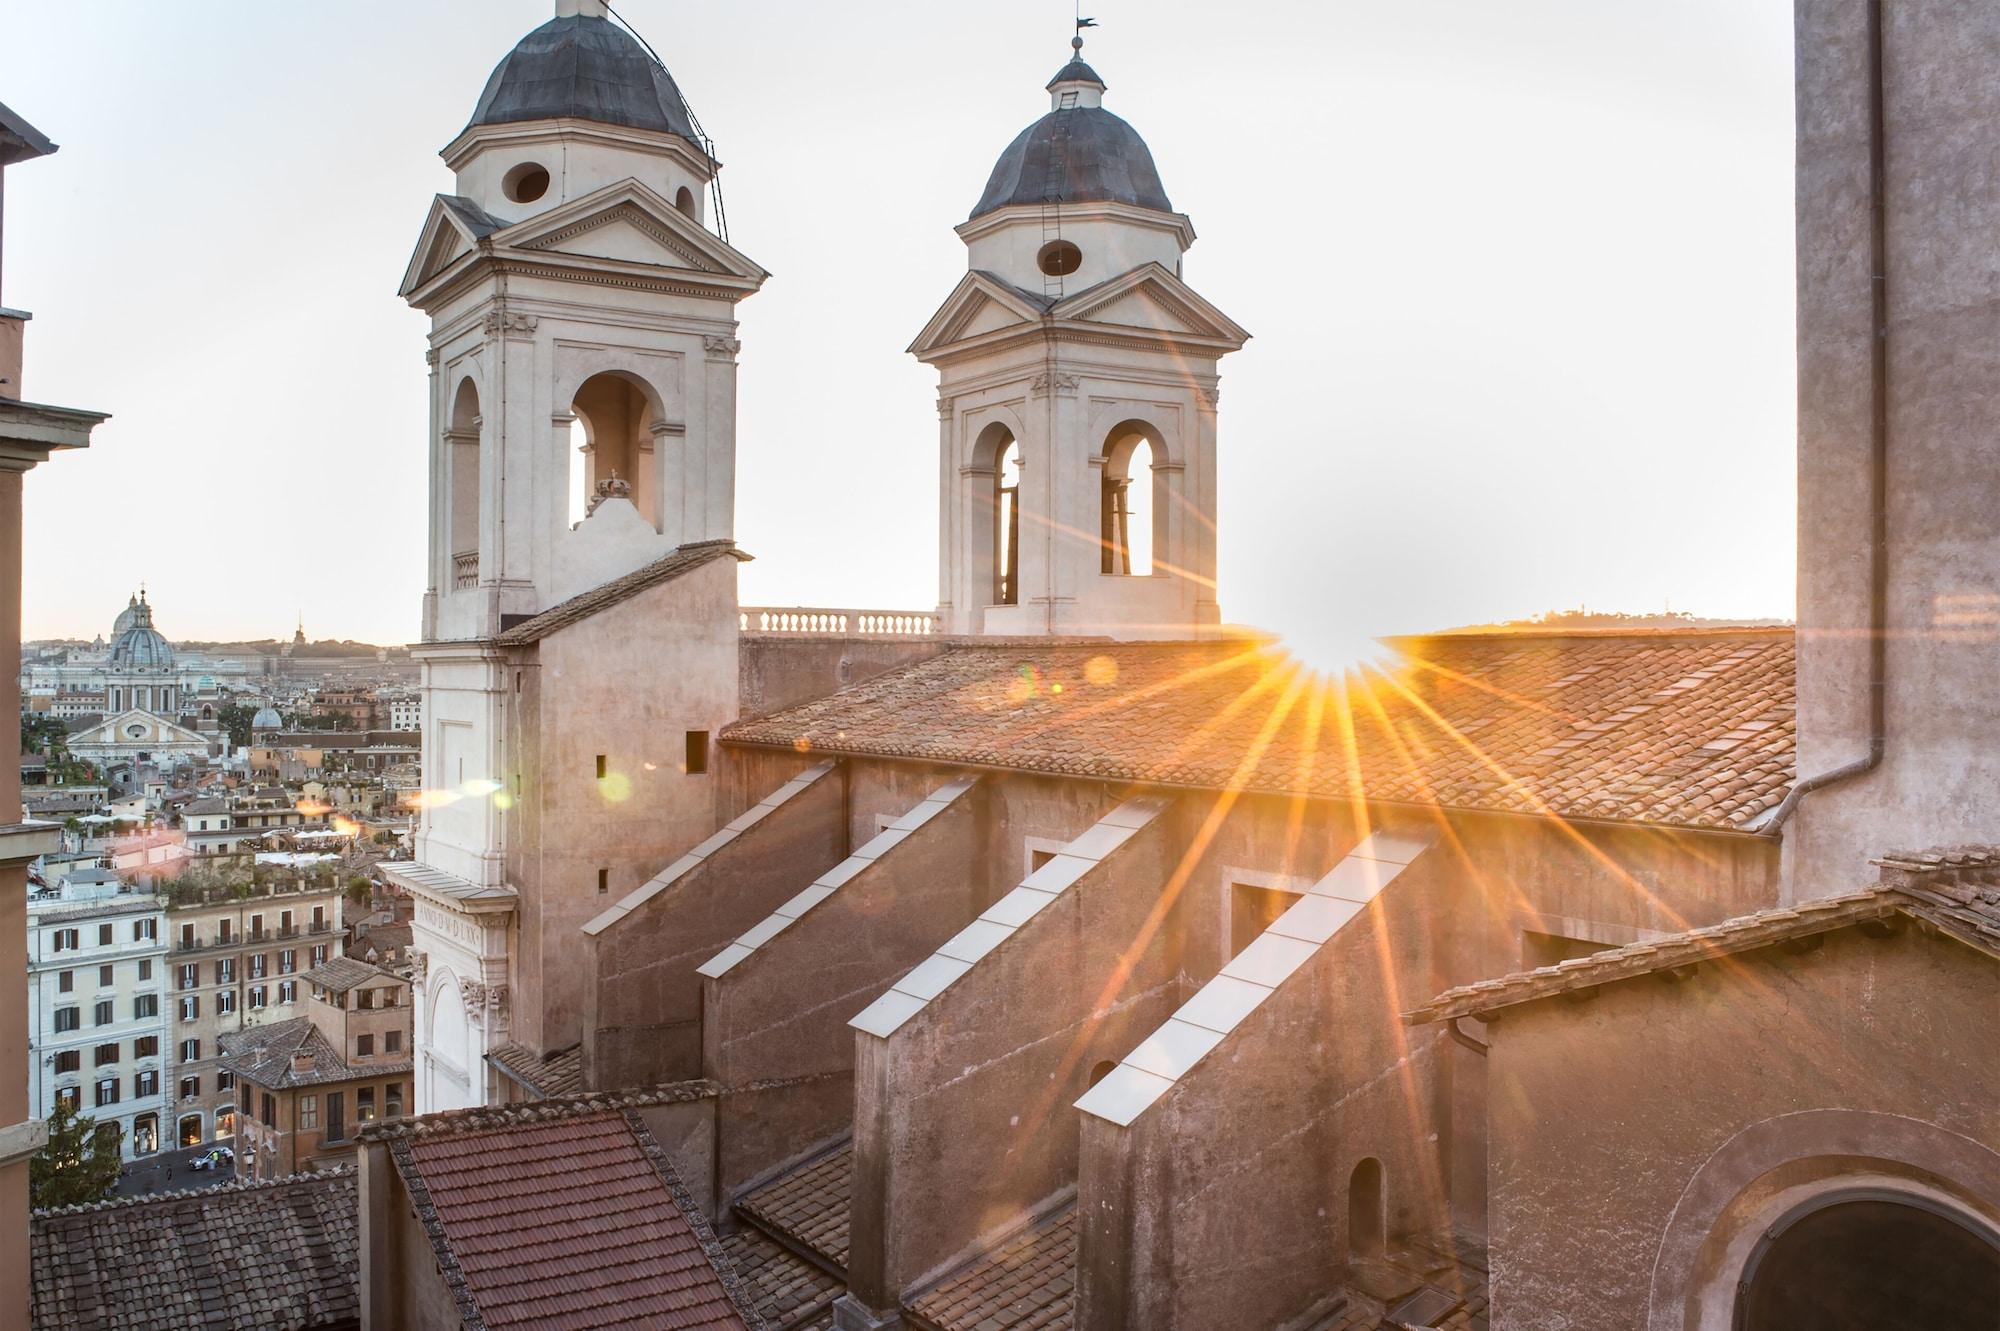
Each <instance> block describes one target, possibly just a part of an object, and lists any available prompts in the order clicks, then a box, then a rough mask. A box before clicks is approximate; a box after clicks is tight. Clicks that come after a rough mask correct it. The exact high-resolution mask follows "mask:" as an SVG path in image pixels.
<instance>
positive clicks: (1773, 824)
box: [1756, 0, 1889, 836]
mask: <svg viewBox="0 0 2000 1331" xmlns="http://www.w3.org/2000/svg"><path fill="white" fill-rule="evenodd" d="M1882 71H1883V60H1882V0H1868V210H1869V217H1868V249H1869V255H1868V261H1869V266H1870V269H1871V270H1872V271H1871V280H1870V284H1869V285H1870V293H1869V304H1870V314H1871V316H1872V321H1873V324H1874V328H1873V332H1874V340H1873V345H1872V347H1871V348H1870V351H1871V353H1872V354H1871V357H1870V364H1869V395H1870V398H1871V404H1870V405H1871V407H1872V419H1871V420H1870V422H1869V450H1868V452H1869V456H1868V489H1869V495H1868V509H1869V511H1868V523H1869V531H1868V752H1867V754H1866V756H1864V757H1861V758H1857V759H1855V760H1854V761H1853V762H1850V763H1843V764H1842V765H1841V766H1839V767H1835V768H1832V769H1831V770H1829V771H1825V772H1820V773H1818V774H1817V775H1815V776H1811V777H1808V778H1806V779H1805V780H1803V781H1801V782H1799V783H1798V784H1797V785H1795V786H1793V787H1792V789H1791V793H1790V794H1788V795H1786V796H1785V798H1784V802H1783V803H1781V804H1779V805H1778V807H1777V808H1775V809H1773V810H1772V811H1771V812H1770V813H1768V814H1766V815H1765V816H1764V817H1763V818H1762V819H1761V820H1759V823H1758V825H1757V828H1756V830H1757V831H1758V832H1760V833H1762V834H1764V835H1766V836H1770V835H1774V834H1776V833H1777V831H1778V830H1779V829H1780V828H1782V827H1783V826H1784V825H1785V824H1786V822H1788V821H1789V820H1790V819H1791V816H1792V815H1793V814H1794V813H1796V812H1797V811H1798V807H1799V802H1800V801H1801V800H1803V799H1804V798H1805V797H1806V796H1807V795H1810V794H1811V793H1812V792H1813V791H1815V790H1824V789H1825V788H1826V787H1828V786H1831V785H1835V784H1837V783H1839V782H1842V781H1847V780H1850V779H1852V778H1854V777H1857V776H1861V775H1863V774H1864V773H1867V772H1872V771H1874V770H1875V769H1876V768H1877V767H1880V766H1881V765H1882V755H1883V753H1884V752H1885V751H1886V750H1887V748H1888V742H1889V737H1888V722H1887V719H1886V712H1887V708H1886V703H1887V694H1888V677H1889V662H1888V656H1889V644H1888V636H1889V634H1888V627H1889V256H1888V249H1889V246H1888V231H1889V225H1888V205H1887V202H1886V198H1885V196H1886V194H1887V172H1886V161H1887V156H1888V154H1887V148H1886V142H1885V139H1886V135H1885V133H1884V124H1885V117H1884V109H1883V103H1884V101H1885V92H1884V87H1883V77H1882Z"/></svg>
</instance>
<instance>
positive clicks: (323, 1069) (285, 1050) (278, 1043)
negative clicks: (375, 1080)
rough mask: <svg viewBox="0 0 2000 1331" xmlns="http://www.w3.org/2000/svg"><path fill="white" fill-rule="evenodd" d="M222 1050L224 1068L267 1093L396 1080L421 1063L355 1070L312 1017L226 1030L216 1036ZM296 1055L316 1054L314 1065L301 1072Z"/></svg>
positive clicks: (375, 1065) (374, 1065) (365, 1066)
mask: <svg viewBox="0 0 2000 1331" xmlns="http://www.w3.org/2000/svg"><path fill="white" fill-rule="evenodd" d="M216 1040H217V1043H218V1044H220V1045H221V1046H222V1059H221V1063H222V1066H223V1067H225V1068H228V1069H229V1070H230V1071H231V1072H234V1073H235V1074H236V1075H237V1076H239V1077H242V1078H243V1079H244V1080H245V1081H252V1082H255V1083H256V1084H257V1085H259V1086H262V1087H264V1088H265V1089H267V1090H273V1091H278V1090H284V1089H286V1088H288V1087H293V1086H325V1085H329V1084H331V1083H335V1082H344V1081H364V1080H367V1079H368V1078H371V1077H393V1076H395V1075H397V1074H398V1073H405V1072H409V1071H410V1070H411V1069H412V1068H413V1067H414V1066H415V1064H414V1063H412V1062H411V1060H409V1059H407V1058H403V1059H396V1060H393V1061H387V1062H369V1063H357V1064H355V1065H354V1066H352V1067H350V1066H348V1063H347V1058H346V1055H344V1054H343V1053H342V1052H341V1051H340V1050H339V1049H338V1048H336V1047H335V1046H334V1044H333V1042H332V1041H331V1040H329V1039H327V1038H326V1037H325V1036H324V1035H321V1034H320V1032H319V1028H318V1027H317V1026H314V1025H313V1023H312V1018H311V1017H293V1018H291V1019H290V1020H289V1021H277V1022H272V1023H271V1024H270V1025H268V1026H252V1027H250V1028H249V1029H247V1030H241V1031H225V1032H223V1033H222V1034H221V1035H220V1036H218V1037H216ZM294 1054H310V1055H312V1066H311V1067H308V1068H300V1067H296V1066H294V1064H293V1061H292V1056H293V1055H294Z"/></svg>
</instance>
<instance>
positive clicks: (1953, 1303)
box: [1735, 1190, 2000, 1331]
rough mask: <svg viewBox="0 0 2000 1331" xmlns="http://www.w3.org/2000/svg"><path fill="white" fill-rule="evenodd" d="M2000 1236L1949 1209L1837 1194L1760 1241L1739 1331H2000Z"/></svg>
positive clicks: (1740, 1301)
mask: <svg viewBox="0 0 2000 1331" xmlns="http://www.w3.org/2000/svg"><path fill="white" fill-rule="evenodd" d="M1996 1324H2000V1237H1996V1236H1995V1235H1994V1234H1993V1233H1991V1232H1990V1231H1988V1232H1981V1231H1980V1230H1979V1229H1976V1228H1974V1227H1973V1224H1972V1223H1971V1222H1968V1221H1967V1220H1965V1219H1964V1218H1962V1217H1960V1216H1959V1215H1956V1214H1954V1213H1953V1212H1951V1211H1949V1210H1947V1209H1946V1208H1945V1207H1943V1206H1939V1205H1934V1204H1932V1203H1930V1202H1928V1201H1927V1200H1925V1199H1923V1198H1919V1197H1915V1196H1907V1195H1903V1194H1900V1193H1894V1192H1887V1191H1872V1190H1871V1191H1865V1192H1851V1193H1845V1194H1835V1195H1833V1196H1830V1197H1828V1198H1825V1199H1815V1200H1814V1201H1813V1202H1812V1203H1810V1204H1809V1205H1808V1206H1806V1207H1803V1208H1800V1209H1799V1210H1795V1211H1793V1212H1792V1213H1791V1214H1789V1215H1787V1216H1786V1217H1785V1218H1784V1219H1783V1220H1780V1221H1779V1222H1778V1223H1777V1224H1776V1225H1773V1226H1772V1227H1771V1229H1770V1230H1769V1232H1767V1233H1766V1234H1765V1235H1764V1237H1763V1238H1762V1239H1761V1240H1759V1241H1758V1244H1757V1247H1756V1249H1755V1250H1754V1251H1753V1252H1752V1253H1751V1255H1750V1259H1749V1261H1748V1262H1746V1263H1745V1265H1744V1270H1743V1279H1742V1283H1741V1284H1740V1285H1739V1287H1738V1295H1737V1301H1736V1316H1735V1326H1736V1329H1737V1331H1794V1328H1801V1327H1812V1328H1814V1331H1993V1328H1994V1327H1995V1325H1996Z"/></svg>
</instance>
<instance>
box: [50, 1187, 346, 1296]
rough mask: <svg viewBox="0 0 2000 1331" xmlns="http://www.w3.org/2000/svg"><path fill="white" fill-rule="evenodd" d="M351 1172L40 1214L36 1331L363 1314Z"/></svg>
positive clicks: (209, 1189) (206, 1189)
mask: <svg viewBox="0 0 2000 1331" xmlns="http://www.w3.org/2000/svg"><path fill="white" fill-rule="evenodd" d="M355 1231H356V1218H355V1188H354V1174H353V1171H352V1170H330V1171H328V1172H326V1173H323V1174H309V1175H299V1176H297V1177H294V1178H285V1179H277V1180H274V1181H272V1182H268V1183H251V1184H236V1185H232V1186H226V1187H220V1188H203V1189H199V1190H196V1191H192V1192H176V1193H170V1194H167V1195H166V1196H162V1197H144V1198H130V1199H126V1200H121V1201H112V1202H103V1203H100V1204H98V1205H95V1206H72V1207H65V1208H63V1209H60V1210H54V1211H39V1212H36V1213H35V1215H34V1218H33V1219H32V1221H31V1222H30V1224H29V1249H30V1261H31V1264H32V1279H31V1290H30V1299H31V1316H32V1320H33V1324H34V1327H35V1328H36V1331H56V1329H57V1328H64V1329H65V1331H67V1328H78V1329H79V1331H80V1329H81V1328H86V1327H87V1328H92V1329H93V1331H95V1329H96V1328H116V1331H182V1329H183V1328H186V1327H203V1328H213V1329H214V1331H273V1329H279V1328H282V1329H289V1331H305V1329H306V1328H319V1327H341V1326H352V1325H354V1321H355V1319H356V1318H358V1317H359V1316H360V1314H361V1309H360V1298H359V1292H358V1289H357V1284H358V1280H359V1275H360V1250H359V1247H358V1246H357V1244H356V1240H355Z"/></svg>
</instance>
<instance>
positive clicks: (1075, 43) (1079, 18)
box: [1069, 0, 1097, 51]
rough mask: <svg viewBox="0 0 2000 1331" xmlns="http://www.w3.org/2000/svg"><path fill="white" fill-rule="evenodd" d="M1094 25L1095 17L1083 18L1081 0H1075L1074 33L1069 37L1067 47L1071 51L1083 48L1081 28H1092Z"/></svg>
mask: <svg viewBox="0 0 2000 1331" xmlns="http://www.w3.org/2000/svg"><path fill="white" fill-rule="evenodd" d="M1096 26H1097V20H1096V19H1094V18H1085V17H1084V16H1083V0H1077V5H1076V35H1075V36H1074V37H1071V38H1070V39H1069V49H1070V50H1072V51H1081V50H1082V49H1083V30H1084V29H1085V28H1094V27H1096Z"/></svg>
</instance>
